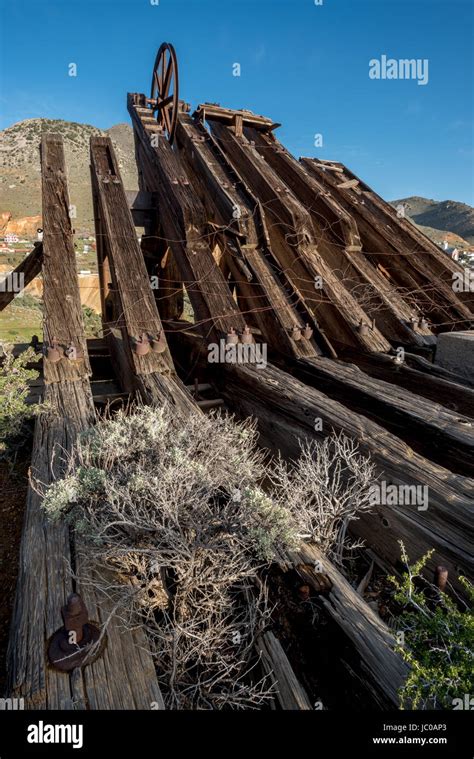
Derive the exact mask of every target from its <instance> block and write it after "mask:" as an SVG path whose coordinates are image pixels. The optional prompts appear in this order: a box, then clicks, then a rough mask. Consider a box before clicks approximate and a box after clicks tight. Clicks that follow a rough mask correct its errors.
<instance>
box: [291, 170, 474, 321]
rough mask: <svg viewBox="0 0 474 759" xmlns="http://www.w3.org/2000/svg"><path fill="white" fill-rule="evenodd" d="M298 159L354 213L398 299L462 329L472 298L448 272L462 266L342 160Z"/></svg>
mask: <svg viewBox="0 0 474 759" xmlns="http://www.w3.org/2000/svg"><path fill="white" fill-rule="evenodd" d="M301 162H302V164H303V166H304V168H305V170H307V171H308V173H309V174H310V176H313V177H315V178H316V179H317V180H318V181H319V182H321V184H322V185H323V186H324V187H325V188H326V189H327V191H328V192H329V193H330V194H331V195H332V196H333V197H334V198H336V200H337V201H338V202H339V203H340V204H341V205H342V206H343V207H344V208H345V209H346V210H347V211H348V213H350V214H352V215H353V216H354V218H355V219H356V222H357V226H358V228H359V233H360V236H361V239H362V244H363V251H364V254H365V255H366V256H367V257H368V258H369V260H371V261H373V263H374V264H375V265H378V266H379V267H381V268H383V270H385V271H386V272H387V274H388V275H389V276H390V278H391V279H392V281H393V282H394V283H395V284H396V285H397V286H398V287H399V288H400V291H401V294H402V297H404V298H405V299H406V298H411V300H412V302H413V303H414V304H416V305H417V306H418V307H419V309H420V310H423V311H424V312H425V315H426V316H427V317H429V319H431V320H432V322H433V325H434V327H438V329H440V330H441V331H445V330H446V329H452V328H453V327H454V328H457V329H463V328H464V329H465V328H466V323H467V324H469V323H470V321H471V320H472V319H473V318H474V296H473V294H472V293H470V292H461V293H455V292H454V291H453V288H452V284H453V275H454V274H460V273H462V267H461V266H460V265H459V264H457V263H456V262H455V261H452V260H451V259H450V258H448V256H446V255H444V254H443V253H442V251H441V250H439V248H438V247H437V246H436V245H435V244H434V243H433V242H432V241H431V240H430V239H429V238H428V237H426V235H424V234H423V233H422V232H421V231H420V230H419V229H417V227H416V226H415V225H414V224H412V223H411V222H410V221H409V220H408V219H406V218H403V217H400V216H398V215H397V211H396V210H395V208H393V207H392V206H391V205H390V204H389V203H386V202H385V201H384V200H383V199H382V198H381V197H380V196H379V195H377V194H376V193H375V192H374V191H373V190H371V188H370V187H368V186H367V185H366V184H364V183H363V182H362V181H361V180H360V179H359V178H358V177H356V176H355V174H353V173H352V172H351V171H350V170H349V169H347V168H346V167H345V166H344V165H343V164H341V163H339V162H326V161H325V162H322V161H318V160H317V159H312V158H302V159H301ZM334 169H336V170H334ZM404 293H405V295H404Z"/></svg>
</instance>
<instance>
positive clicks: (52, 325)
mask: <svg viewBox="0 0 474 759" xmlns="http://www.w3.org/2000/svg"><path fill="white" fill-rule="evenodd" d="M41 168H42V196H43V226H44V237H43V247H44V272H43V275H44V281H43V300H44V325H43V326H44V334H45V335H48V336H52V335H54V336H55V337H57V340H58V344H59V345H60V344H61V341H69V340H73V341H74V345H75V347H76V348H79V347H80V348H81V349H83V351H84V354H83V355H82V356H81V357H80V358H76V359H69V358H66V357H65V356H64V355H63V356H62V357H61V358H60V360H58V361H55V362H54V363H53V362H52V361H51V354H49V357H48V354H47V353H46V356H45V359H44V376H45V383H46V384H45V391H44V400H45V402H46V408H45V410H44V411H42V413H41V414H40V415H39V417H38V418H37V421H36V425H35V435H34V443H33V453H32V463H31V482H32V484H30V486H29V488H28V495H27V505H26V512H25V521H24V526H23V534H22V540H21V547H20V564H19V574H18V581H17V590H16V597H15V605H14V611H13V617H12V626H11V634H10V641H9V650H8V662H7V675H8V690H9V693H10V694H11V695H12V696H15V697H18V698H24V699H25V704H26V708H28V709H87V708H92V709H95V708H108V709H127V708H130V709H132V708H142V709H145V708H149V707H150V703H151V701H156V702H157V703H162V700H161V694H160V691H159V687H158V682H157V679H156V673H155V669H154V665H153V662H152V659H151V654H150V652H149V649H148V645H147V641H146V638H145V636H144V634H143V632H141V631H139V630H135V631H133V632H132V631H130V632H123V631H119V630H118V628H117V626H116V623H115V620H114V618H113V615H112V619H111V620H109V625H108V628H107V637H108V645H107V647H106V649H105V650H104V652H103V655H101V656H100V657H99V658H98V659H96V660H95V661H93V662H92V663H91V664H89V665H87V666H86V667H85V668H84V669H76V670H74V671H73V672H71V673H70V674H64V673H59V672H58V671H56V670H55V669H52V668H51V667H49V666H48V664H47V659H46V649H47V643H48V640H49V638H50V636H51V635H52V634H53V633H54V632H55V631H56V630H57V629H58V628H59V627H61V624H62V621H61V608H62V607H63V605H64V604H65V602H66V599H67V597H68V595H69V594H70V593H72V592H73V591H76V590H79V592H80V593H81V594H82V597H83V599H84V601H85V603H86V605H87V606H88V608H89V613H90V614H91V616H92V617H93V619H94V620H95V621H96V622H97V623H99V624H100V625H102V624H104V623H105V622H106V621H107V620H108V617H109V615H110V614H111V612H112V608H111V604H110V603H109V602H108V601H107V600H106V599H99V598H97V596H96V593H95V591H94V589H93V587H91V586H90V584H89V579H90V575H89V571H88V568H87V567H85V566H79V565H77V563H76V554H77V549H78V548H79V547H80V542H79V541H78V540H77V539H74V536H73V535H72V534H70V532H69V528H68V526H67V524H66V523H65V521H64V520H56V521H54V522H52V521H51V520H50V519H48V518H47V517H46V515H45V512H44V510H43V508H42V496H41V495H40V489H44V488H46V487H47V486H48V485H49V484H50V483H51V482H53V481H54V480H55V479H57V478H59V477H61V474H62V473H63V472H64V469H65V466H66V465H67V458H68V455H69V454H70V453H71V450H72V446H73V445H74V442H75V440H76V438H77V436H78V435H79V434H80V433H81V432H82V431H83V430H85V429H87V428H88V427H90V426H91V425H92V424H93V423H94V421H95V411H94V404H93V399H92V394H91V388H90V383H89V378H88V375H89V373H90V369H89V361H88V357H87V347H86V341H85V337H84V331H83V327H82V317H81V303H80V294H79V285H78V281H77V275H76V270H75V253H74V244H73V232H72V228H71V222H70V219H69V215H68V208H69V197H68V191H67V185H66V168H65V163H64V151H63V142H62V138H61V137H58V136H57V135H44V136H43V138H42V143H41ZM62 320H64V321H65V322H66V323H65V324H64V325H62ZM49 339H51V338H49ZM48 344H49V343H48ZM71 569H72V572H74V573H75V577H74V579H73V575H72V573H71Z"/></svg>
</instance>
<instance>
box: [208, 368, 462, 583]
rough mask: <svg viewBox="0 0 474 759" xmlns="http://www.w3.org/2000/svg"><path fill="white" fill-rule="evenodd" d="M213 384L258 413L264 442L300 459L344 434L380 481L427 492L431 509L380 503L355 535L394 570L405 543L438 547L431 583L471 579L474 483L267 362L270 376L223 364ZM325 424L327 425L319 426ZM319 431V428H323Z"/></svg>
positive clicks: (247, 411)
mask: <svg viewBox="0 0 474 759" xmlns="http://www.w3.org/2000/svg"><path fill="white" fill-rule="evenodd" d="M214 380H215V382H216V384H217V386H218V387H219V391H220V393H221V395H222V397H223V398H224V399H225V401H226V403H227V405H228V406H229V407H230V408H231V409H232V410H234V411H236V412H238V413H239V414H240V415H242V416H256V417H257V421H258V428H259V430H260V434H261V443H262V444H263V445H266V446H268V448H269V449H270V450H274V451H278V450H280V451H281V452H282V455H284V456H286V457H298V455H299V450H300V441H301V440H302V439H309V440H314V439H318V438H321V439H322V438H324V437H325V436H326V435H328V434H331V432H332V431H335V432H336V433H338V432H341V431H342V432H344V434H346V435H347V436H348V437H350V438H352V439H354V440H355V441H357V443H358V444H359V447H360V451H361V453H363V454H366V455H367V454H368V455H370V457H371V458H372V460H373V461H374V463H375V465H376V470H377V473H378V475H379V476H380V477H381V479H383V480H385V481H386V482H387V483H388V484H394V485H396V486H401V487H403V486H405V487H406V486H414V487H418V488H421V489H422V490H421V491H420V492H425V491H424V490H423V489H424V488H425V487H426V488H428V490H427V493H428V502H429V503H428V508H427V509H426V510H418V509H417V507H416V505H410V504H409V503H406V504H399V505H396V506H392V505H386V506H376V507H375V509H374V512H373V513H372V514H369V515H362V516H361V518H360V519H359V520H358V521H355V522H353V523H352V531H353V533H354V534H355V535H357V536H358V537H361V538H363V539H364V540H366V541H367V543H368V545H369V546H370V547H371V548H373V550H374V551H375V552H376V553H378V554H379V555H380V556H381V557H382V558H383V559H385V560H387V561H389V562H390V563H391V564H392V565H395V564H396V563H397V562H398V560H399V557H400V546H399V543H398V541H399V540H403V541H404V542H405V546H406V548H407V552H408V554H409V556H411V557H419V556H421V555H423V554H424V553H426V552H427V551H428V550H429V549H431V548H434V554H433V556H432V558H431V560H430V562H429V563H428V567H427V574H428V576H430V579H431V578H432V576H433V572H434V569H435V567H436V566H437V565H438V564H444V565H445V566H447V567H448V569H449V576H450V580H451V581H452V583H453V586H454V588H455V589H456V591H457V592H461V593H462V586H461V585H460V583H459V582H458V580H457V578H458V576H459V574H465V575H467V576H471V575H472V573H473V569H474V559H473V557H472V551H471V546H472V540H473V530H472V516H473V511H474V480H472V479H469V478H467V477H462V476H461V475H458V474H453V473H452V472H450V471H448V470H447V469H445V468H444V467H442V466H439V465H437V464H435V463H433V462H432V461H430V460H429V459H426V458H424V457H422V456H420V455H419V454H418V453H416V452H415V451H413V449H412V448H410V446H408V445H407V444H406V443H404V442H403V441H402V440H400V438H398V437H396V436H395V435H393V434H391V433H390V432H388V431H387V430H385V429H384V428H382V427H380V426H379V425H378V424H376V423H375V422H373V421H372V420H370V419H367V418H365V417H362V416H360V415H359V414H356V413H355V412H353V411H351V410H350V409H348V408H347V407H346V406H343V405H342V404H340V403H338V402H337V401H335V400H333V399H332V398H329V397H328V396H327V395H325V394H324V393H322V392H320V391H318V390H316V389H315V388H312V387H309V386H308V385H305V384H303V383H301V382H300V381H299V380H297V379H295V378H294V377H292V376H290V375H289V374H287V373H286V372H282V371H281V370H279V369H277V368H275V367H274V366H271V365H267V367H266V369H265V371H264V372H259V371H258V370H256V369H255V367H253V366H250V365H246V366H241V365H233V366H230V365H225V366H223V367H220V372H219V373H216V375H215V377H214ZM316 420H320V421H321V425H319V424H318V425H317V426H316V425H315V421H316ZM319 427H321V429H319Z"/></svg>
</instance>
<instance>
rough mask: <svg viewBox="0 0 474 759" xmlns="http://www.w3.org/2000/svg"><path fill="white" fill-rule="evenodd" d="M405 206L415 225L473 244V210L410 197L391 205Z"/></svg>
mask: <svg viewBox="0 0 474 759" xmlns="http://www.w3.org/2000/svg"><path fill="white" fill-rule="evenodd" d="M400 203H404V204H405V213H406V214H407V216H409V217H410V218H411V219H412V221H414V222H415V223H416V224H417V225H422V226H424V227H431V228H432V229H434V230H436V229H439V230H443V231H446V232H452V233H454V234H456V235H459V237H462V238H463V239H464V240H467V242H468V243H470V244H471V245H473V244H474V208H472V207H471V206H468V205H467V204H466V203H458V202H456V201H455V200H441V201H438V200H428V199H427V198H420V197H416V196H415V197H411V198H402V199H401V200H393V201H392V205H393V206H397V205H399V204H400Z"/></svg>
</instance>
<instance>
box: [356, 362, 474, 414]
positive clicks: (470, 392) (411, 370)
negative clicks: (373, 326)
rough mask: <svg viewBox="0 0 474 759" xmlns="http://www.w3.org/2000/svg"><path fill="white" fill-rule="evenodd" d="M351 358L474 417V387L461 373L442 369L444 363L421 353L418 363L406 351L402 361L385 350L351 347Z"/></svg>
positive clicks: (373, 373)
mask: <svg viewBox="0 0 474 759" xmlns="http://www.w3.org/2000/svg"><path fill="white" fill-rule="evenodd" d="M347 360H349V361H351V362H353V363H354V364H356V365H357V366H359V367H360V368H361V369H362V370H363V371H364V372H365V373H366V374H369V375H370V376H371V377H375V378H377V379H381V380H384V381H385V382H389V383H390V384H393V385H397V386H398V387H401V388H405V389H406V390H409V391H411V392H412V393H416V394H417V395H421V396H422V397H423V398H428V399H429V400H431V401H434V403H439V404H440V405H442V406H443V407H445V408H447V409H449V410H451V411H455V412H456V413H458V414H462V415H463V416H469V417H474V389H473V388H472V387H470V386H467V385H465V384H461V381H460V378H458V377H457V375H453V374H452V373H451V372H448V371H445V370H442V371H440V369H441V367H436V366H435V365H434V364H430V363H429V362H425V361H424V360H423V359H421V357H420V356H417V357H416V363H415V361H414V359H413V358H412V357H410V356H408V355H407V354H405V361H404V362H402V363H398V362H397V361H395V360H394V357H391V356H386V355H385V354H383V353H370V354H369V353H361V352H360V351H351V352H350V354H348V356H347Z"/></svg>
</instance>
